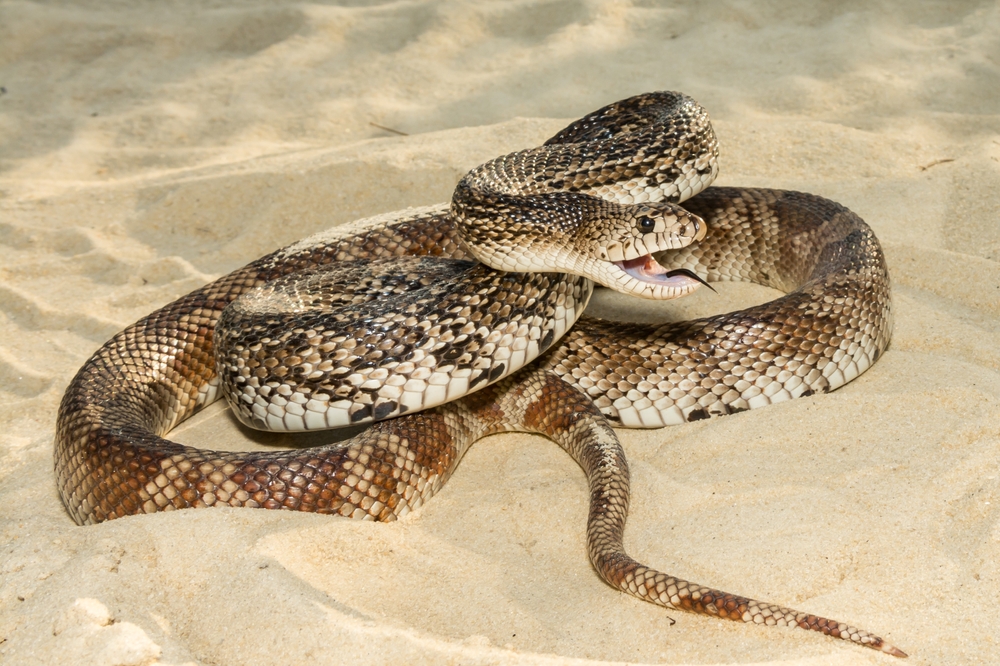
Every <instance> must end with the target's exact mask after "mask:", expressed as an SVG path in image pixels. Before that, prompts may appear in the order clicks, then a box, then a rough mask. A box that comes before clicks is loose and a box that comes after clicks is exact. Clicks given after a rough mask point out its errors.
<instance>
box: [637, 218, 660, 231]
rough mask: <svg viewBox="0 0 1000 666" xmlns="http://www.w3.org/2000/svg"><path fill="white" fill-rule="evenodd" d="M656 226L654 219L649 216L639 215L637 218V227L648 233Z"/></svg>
mask: <svg viewBox="0 0 1000 666" xmlns="http://www.w3.org/2000/svg"><path fill="white" fill-rule="evenodd" d="M655 228H656V220H654V219H653V218H651V217H645V216H644V217H640V218H639V229H641V230H642V231H645V232H646V233H649V232H650V231H652V230H653V229H655Z"/></svg>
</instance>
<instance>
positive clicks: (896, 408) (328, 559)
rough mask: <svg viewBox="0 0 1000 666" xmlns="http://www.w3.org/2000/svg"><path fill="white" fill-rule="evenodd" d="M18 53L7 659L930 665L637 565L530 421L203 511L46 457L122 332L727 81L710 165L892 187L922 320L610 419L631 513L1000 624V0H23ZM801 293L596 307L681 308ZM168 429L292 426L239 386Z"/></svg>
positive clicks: (2, 165) (862, 194)
mask: <svg viewBox="0 0 1000 666" xmlns="http://www.w3.org/2000/svg"><path fill="white" fill-rule="evenodd" d="M0 86H2V90H0V531H2V537H0V661H2V662H3V663H10V664H56V663H76V664H109V665H110V664H119V665H125V664H154V663H162V664H187V663H194V664H251V663H252V664H290V663H306V662H309V663H318V664H341V663H413V664H421V663H425V664H432V663H433V664H436V663H456V664H505V663H528V664H580V663H604V662H615V663H617V662H638V663H666V664H808V665H810V666H819V665H821V664H822V665H831V664H875V663H882V664H888V663H904V662H895V661H894V660H893V659H892V658H891V657H887V656H883V655H880V654H877V653H875V652H873V651H869V650H865V649H862V648H858V647H854V646H851V645H847V644H844V643H842V642H840V641H834V640H831V639H827V638H824V637H822V636H819V635H816V634H810V633H807V632H801V631H791V630H768V629H762V628H759V627H753V626H749V627H748V626H742V625H736V624H732V623H723V622H719V621H717V620H713V619H710V618H702V617H698V616H694V615H690V614H686V613H680V612H674V613H667V612H665V611H664V610H663V609H660V608H656V607H653V606H652V605H649V604H645V603H642V602H639V601H637V600H634V599H632V598H629V597H627V596H624V595H621V594H619V593H617V592H615V591H614V590H612V589H611V588H609V587H607V586H606V585H605V584H603V583H602V582H601V581H600V580H599V579H598V577H597V576H596V574H595V573H594V572H593V570H592V569H591V567H590V565H589V563H588V560H587V557H586V554H585V549H584V522H585V517H586V487H585V482H584V478H583V475H582V473H581V472H580V471H579V469H578V468H577V467H575V465H574V464H573V463H572V461H571V460H570V459H569V458H568V457H567V456H566V455H565V454H564V453H563V452H562V451H560V450H559V449H558V448H557V447H556V446H555V445H553V444H551V443H550V442H548V441H547V440H545V439H542V438H539V437H529V436H498V437H493V438H490V439H487V440H484V441H482V442H480V443H478V444H477V445H476V446H475V447H473V449H472V450H471V452H470V453H469V454H468V456H467V457H466V459H465V460H464V461H463V462H462V465H461V466H460V468H459V470H458V472H457V474H456V475H455V477H454V478H453V479H452V481H451V482H450V483H449V484H448V485H447V486H446V488H445V489H444V490H443V491H442V492H441V493H440V494H439V495H438V496H437V497H435V498H434V499H433V500H432V501H431V502H429V503H428V504H427V505H426V506H425V507H423V508H421V509H420V510H419V511H417V512H416V513H415V514H413V515H411V516H409V517H407V518H406V519H405V520H402V521H400V522H398V523H396V524H392V525H374V524H362V523H354V522H351V521H346V520H336V519H329V518H323V517H318V516H310V515H288V514H284V513H277V512H265V511H249V510H242V511H241V510H212V511H182V512H176V513H172V514H163V515H155V516H142V517H136V518H129V519H124V520H118V521H113V522H110V523H107V524H103V525H100V526H96V527H88V528H80V527H77V526H75V525H74V524H73V523H72V521H71V520H70V519H69V518H68V516H67V515H66V513H65V512H64V510H63V507H62V505H61V503H60V500H59V498H58V496H57V494H56V491H55V486H54V483H53V474H52V440H53V426H54V421H55V414H56V409H57V406H58V402H59V399H60V397H61V395H62V392H63V390H64V388H65V386H66V384H67V383H68V382H69V380H70V379H71V377H72V376H73V374H74V373H75V372H76V370H77V369H78V368H79V367H80V365H81V364H82V363H83V362H84V361H85V360H86V358H87V357H88V356H89V355H90V354H91V353H92V352H93V351H94V350H95V349H96V348H97V347H98V346H99V345H100V344H101V343H103V342H104V341H105V340H106V339H107V338H108V337H110V336H111V335H113V334H114V333H115V332H116V331H118V330H119V329H121V328H122V327H124V326H126V325H127V324H129V323H131V322H132V321H134V320H136V319H138V318H139V317H141V316H143V315H145V314H147V313H148V312H150V311H151V310H153V309H155V308H156V307H158V306H160V305H162V304H164V303H166V302H168V301H170V300H172V299H174V298H176V297H178V296H180V295H182V294H184V293H186V292H187V291H189V290H191V289H193V288H195V287H197V286H200V285H201V284H203V283H205V282H206V281H208V280H210V279H212V278H214V277H216V276H218V275H220V274H222V273H224V272H226V271H228V270H230V269H233V268H235V267H237V266H240V265H242V264H244V263H246V262H247V261H249V260H251V259H253V258H255V257H257V256H260V255H262V254H264V253H265V252H267V251H269V250H271V249H273V248H276V247H278V246H280V245H282V244H285V243H288V242H291V241H294V240H296V239H298V238H300V237H302V236H305V235H307V234H309V233H311V232H313V231H316V230H319V229H323V228H326V227H329V226H331V225H335V224H339V223H342V222H345V221H349V220H352V219H355V218H358V217H361V216H366V215H371V214H375V213H379V212H383V211H389V210H394V209H400V208H405V207H407V206H416V205H422V204H429V203H435V202H439V201H445V200H447V199H448V198H449V196H450V191H451V189H452V188H453V186H454V185H455V183H456V182H457V180H458V179H459V178H460V177H461V175H462V174H463V173H464V172H465V171H466V170H467V169H469V168H471V167H473V166H475V165H476V164H478V163H480V162H482V161H484V160H486V159H489V158H491V157H493V156H496V155H499V154H502V153H505V152H509V151H512V150H516V149H520V148H524V147H528V146H532V145H537V144H538V143H539V142H541V141H542V140H544V139H545V138H546V137H547V136H548V135H550V134H552V133H553V132H554V131H556V130H557V129H559V128H560V127H561V126H562V125H563V124H564V123H565V122H566V121H567V120H569V119H572V118H575V117H579V116H580V115H582V114H584V113H586V112H588V111H591V110H593V109H596V108H598V107H599V106H601V105H603V104H606V103H609V102H611V101H614V100H616V99H620V98H623V97H627V96H629V95H632V94H635V93H638V92H643V91H647V90H657V89H673V90H682V91H685V92H687V93H688V94H690V95H692V96H694V97H695V98H696V99H698V100H699V101H700V102H701V103H702V104H703V105H705V106H706V107H707V108H708V109H709V111H710V112H711V113H712V115H713V118H714V119H715V124H716V130H717V133H718V135H719V139H720V141H721V143H722V147H723V148H722V175H721V177H720V179H719V181H718V182H719V184H725V185H755V186H767V187H778V188H791V189H801V190H806V191H810V192H814V193H816V194H820V195H823V196H827V197H831V198H833V199H836V200H838V201H840V202H842V203H844V204H845V205H847V206H849V207H850V208H852V209H853V210H855V211H856V212H858V213H859V214H860V215H861V216H862V217H864V218H865V219H866V220H867V221H868V222H869V223H870V224H871V225H872V227H873V228H874V229H875V231H876V233H877V234H878V236H879V237H880V239H881V240H882V243H883V245H884V247H885V250H886V254H887V257H888V262H889V266H890V270H891V274H892V278H893V281H894V299H895V301H894V302H895V307H896V323H895V335H894V338H893V341H892V345H891V347H890V349H889V351H888V352H887V353H886V354H885V355H884V357H883V358H882V359H881V360H880V361H879V362H878V363H877V364H876V365H875V366H874V367H873V368H872V369H871V370H870V371H869V372H867V373H866V374H865V375H863V376H862V377H860V378H859V379H858V380H857V381H855V382H853V383H852V384H850V385H848V386H847V387H845V388H843V389H842V390H839V391H837V392H835V393H832V394H829V395H822V396H814V397H811V398H807V399H800V400H795V401H792V402H789V403H784V404H780V405H776V406H773V407H770V408H767V409H762V410H756V411H752V412H747V413H743V414H740V415H738V416H732V417H727V418H724V419H715V420H711V421H700V422H697V423H693V424H689V425H685V426H681V427H674V428H668V429H663V430H651V431H626V430H623V431H620V436H621V438H622V440H623V442H624V445H625V448H626V450H627V452H628V455H629V458H630V461H631V464H632V470H633V483H634V502H633V511H632V514H631V518H630V523H629V529H628V532H627V534H626V543H627V546H628V547H629V548H630V550H631V551H632V552H633V554H634V555H635V556H636V557H638V558H639V559H641V560H644V561H646V562H648V563H650V564H651V565H654V566H657V567H658V568H660V569H663V570H665V571H668V572H670V573H673V574H676V575H679V576H683V577H686V578H689V579H693V580H696V581H699V582H702V583H706V584H712V585H714V586H717V587H721V588H723V589H727V590H732V591H735V592H740V593H744V594H748V595H752V596H755V597H757V598H763V599H767V600H772V601H776V602H781V603H784V604H787V605H791V606H794V607H796V608H801V609H804V610H807V611H810V612H815V613H819V614H823V615H828V616H830V617H834V618H837V619H840V620H843V621H848V622H851V623H853V624H856V625H859V626H862V627H865V628H867V629H870V630H872V631H875V632H877V633H879V634H881V635H883V636H884V637H886V638H887V639H888V640H890V641H891V642H893V643H894V644H896V645H898V646H900V647H901V648H902V649H904V650H906V651H907V652H908V653H910V655H911V657H910V659H909V660H908V661H907V662H905V663H912V664H974V663H996V660H997V659H998V658H1000V657H997V654H998V652H1000V644H998V643H1000V629H998V627H997V623H996V621H995V615H996V609H997V603H998V602H997V599H998V598H1000V481H998V463H997V461H998V459H1000V220H998V216H997V211H998V196H997V193H998V192H1000V9H998V7H997V5H996V4H995V3H993V2H985V1H984V2H940V3H933V2H905V1H902V0H901V1H899V2H867V3H860V2H859V3H845V2H841V1H840V0H834V1H830V2H816V3H794V2H788V3H780V2H748V1H746V2H740V1H736V0H733V1H729V2H723V1H707V0H706V1H703V2H687V3H657V2H651V1H647V2H634V3H629V2H601V1H599V0H592V1H589V2H587V1H582V0H580V1H577V0H555V1H552V2H502V1H499V0H498V1H494V2H485V1H484V2H475V3H473V2H468V3H465V2H447V1H440V0H413V1H399V2H384V3H375V2H373V3H364V2H343V3H341V4H339V5H338V4H336V3H330V4H282V3H270V2H239V1H236V0H218V1H215V2H211V3H203V2H195V1H193V0H192V1H179V0H169V1H163V2H151V1H146V2H117V1H114V0H92V1H89V2H78V3H70V2H62V1H59V0H56V1H53V2H44V3H42V2H26V1H12V0H0ZM379 126H382V127H385V128H391V129H394V130H397V131H398V132H404V133H406V134H408V136H401V135H398V134H396V133H394V132H391V131H387V130H385V129H381V128H380V127H379ZM703 291H704V290H703ZM773 295H774V292H771V291H769V290H767V289H763V288H749V287H748V288H730V289H724V290H722V294H721V295H720V296H713V295H712V294H710V293H703V294H699V295H698V296H697V297H696V298H693V299H692V300H691V301H690V302H687V303H680V304H670V305H668V306H666V307H663V306H662V305H661V306H657V307H653V308H639V307H638V306H636V305H635V304H628V305H624V306H623V305H622V304H621V303H619V302H618V300H617V299H614V298H610V297H607V296H606V295H605V296H602V298H601V299H598V300H599V301H602V302H600V303H597V305H598V306H603V307H604V308H605V311H620V312H623V313H624V316H632V317H633V318H645V319H647V320H648V319H653V320H655V319H661V318H671V317H672V318H683V317H688V316H691V315H693V314H701V313H707V312H717V311H723V310H726V309H731V308H736V307H742V306H744V305H747V304H750V303H754V302H760V301H763V300H767V299H769V298H771V297H772V296H773ZM175 436H176V438H177V439H179V440H180V441H183V442H186V443H190V444H201V445H206V444H211V445H213V446H225V447H228V448H233V449H240V448H248V447H258V448H259V447H262V446H266V445H267V444H268V443H269V442H278V443H280V441H281V438H274V437H271V438H268V437H265V436H260V435H255V434H253V433H250V432H248V431H245V430H242V429H240V428H239V427H237V426H236V425H235V422H234V420H233V419H232V418H231V417H230V416H229V415H228V413H227V411H226V410H225V407H224V405H221V404H217V405H215V406H214V407H212V408H210V409H209V410H207V411H206V412H205V413H203V414H201V415H199V416H198V417H196V419H194V421H193V422H192V423H189V424H185V425H183V426H182V427H181V428H180V429H179V430H178V432H177V433H176V435H175ZM670 618H672V619H673V620H674V622H673V623H671V621H670Z"/></svg>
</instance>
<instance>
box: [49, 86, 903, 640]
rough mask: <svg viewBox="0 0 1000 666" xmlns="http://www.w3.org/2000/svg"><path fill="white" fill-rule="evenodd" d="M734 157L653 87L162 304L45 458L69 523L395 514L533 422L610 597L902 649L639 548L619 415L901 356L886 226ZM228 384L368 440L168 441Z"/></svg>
mask: <svg viewBox="0 0 1000 666" xmlns="http://www.w3.org/2000/svg"><path fill="white" fill-rule="evenodd" d="M717 155H718V147H717V143H716V138H715V134H714V131H713V130H712V127H711V124H710V123H709V121H708V117H707V115H706V113H705V111H704V110H703V109H702V108H701V107H700V106H699V105H697V104H696V103H695V102H694V101H693V100H691V99H690V98H688V97H685V96H684V95H681V94H679V93H666V92H665V93H648V94H644V95H639V96H636V97H632V98H629V99H626V100H623V101H620V102H617V103H614V104H611V105H609V106H606V107H604V108H602V109H599V110H598V111H595V112H594V113H591V114H589V115H587V116H585V117H583V118H581V119H580V120H578V121H576V122H574V123H572V124H571V125H569V126H568V127H567V128H566V129H564V130H563V131H561V132H559V133H558V134H557V135H556V136H554V137H553V138H552V139H550V140H549V141H548V142H546V143H545V144H544V145H543V146H541V147H539V148H535V149H531V150H525V151H521V152H517V153H512V154H510V155H506V156H503V157H499V158H497V159H495V160H493V161H491V162H488V163H486V164H484V165H482V166H480V167H478V168H476V169H474V170H473V171H471V172H470V173H469V174H468V175H466V176H465V177H464V178H463V179H462V180H461V182H460V183H459V184H458V186H457V187H456V189H455V193H454V196H453V199H452V202H451V204H450V205H440V206H433V207H428V208H422V209H411V210H408V211H403V212H400V213H395V214H388V215H382V216H378V217H374V218H369V219H366V220H361V221H359V222H356V223H354V224H352V225H346V226H342V227H337V228H334V229H331V230H329V231H325V232H321V233H319V234H317V235H315V236H312V237H310V238H307V239H305V240H303V241H299V242H298V243H295V244H293V245H290V246H288V247H286V248H283V249H281V250H278V251H276V252H274V253H272V254H270V255H267V256H265V257H263V258H261V259H258V260H257V261H254V262H253V263H251V264H249V265H247V266H245V267H244V268H240V269H238V270H236V271H234V272H232V273H230V274H229V275H226V276H224V277H222V278H219V279H218V280H216V281H215V282H213V283H211V284H209V285H207V286H205V287H202V288H201V289H198V290H196V291H194V292H192V293H190V294H188V295H186V296H184V297H182V298H180V299H178V300H176V301H174V302H173V303H170V304H169V305H166V306H164V307H163V308H161V309H159V310H157V311H156V312H154V313H152V314H150V315H149V316H147V317H145V318H143V319H141V320H140V321H138V322H137V323H135V324H133V325H132V326H129V327H128V328H126V329H125V330H124V331H122V332H121V333H119V334H118V335H116V336H115V337H114V338H113V339H111V340H110V341H109V342H107V343H106V344H105V345H104V346H103V347H102V348H101V349H99V350H98V351H97V352H96V353H95V354H94V355H93V357H91V358H90V360H88V361H87V362H86V364H85V365H84V366H83V368H82V369H81V370H80V371H79V373H78V374H77V375H76V377H75V378H74V379H73V381H72V382H71V383H70V385H69V387H68V388H67V390H66V393H65V396H64V398H63V401H62V403H61V406H60V409H59V416H58V424H57V432H56V442H55V471H56V477H57V482H58V489H59V492H60V495H61V497H62V500H63V502H64V504H65V506H66V508H67V509H68V511H69V513H70V515H71V516H72V517H73V519H74V520H75V521H76V522H78V523H80V524H89V523H97V522H101V521H104V520H110V519H113V518H119V517H122V516H126V515H129V514H139V513H149V512H153V511H161V510H171V509H182V508H188V507H207V506H219V505H225V506H246V507H263V508H269V509H292V510H299V511H314V512H318V513H328V514H339V515H342V516H349V517H353V518H364V519H375V520H383V521H386V520H394V519H396V518H397V517H400V516H403V515H405V514H406V513H408V512H409V511H410V510H412V509H414V508H416V507H417V506H419V505H420V504H421V503H422V502H424V501H425V500H427V498H429V497H430V496H431V495H432V494H433V493H434V492H436V491H437V490H438V489H439V488H440V487H441V486H442V484H443V483H444V482H445V481H446V480H447V478H448V477H449V475H450V474H451V473H452V472H453V471H454V469H455V467H456V466H457V464H458V462H459V460H460V459H461V457H462V455H463V454H464V452H465V451H466V450H467V449H468V447H469V446H470V445H471V444H472V443H473V442H474V441H476V440H477V439H479V438H481V437H483V436H485V435H488V434H491V433H496V432H503V431H524V432H536V433H541V434H544V435H546V436H547V437H549V438H551V439H553V440H554V441H556V442H557V443H558V444H559V445H560V446H562V447H563V448H564V449H565V450H566V451H567V452H569V453H570V455H572V456H573V458H574V459H575V460H576V461H577V462H578V463H579V464H580V466H581V467H582V468H583V469H584V471H585V473H586V474H587V478H588V481H589V486H590V513H589V518H588V523H587V546H588V550H589V554H590V558H591V561H592V562H593V564H594V567H595V568H596V570H597V571H598V573H599V574H600V575H601V576H602V578H603V579H604V580H606V581H607V582H608V583H609V584H611V585H612V586H614V587H616V588H618V589H620V590H622V591H624V592H628V593H630V594H633V595H635V596H637V597H640V598H642V599H645V600H648V601H651V602H653V603H657V604H659V605H662V606H665V607H667V608H675V609H685V610H691V611H695V612H699V613H704V614H709V615H714V616H717V617H720V618H724V619H731V620H737V621H743V622H752V623H757V624H765V625H779V626H791V627H800V628H803V629H811V630H816V631H820V632H823V633H825V634H828V635H831V636H834V637H838V638H841V639H846V640H849V641H853V642H855V643H859V644H861V645H865V646H869V647H873V648H876V649H880V650H882V651H883V652H887V653H889V654H893V655H896V656H905V654H904V653H903V652H901V651H900V650H898V649H897V648H895V647H893V646H891V645H889V644H888V643H887V642H885V641H884V640H882V639H881V638H879V637H877V636H875V635H872V634H870V633H868V632H866V631H863V630H860V629H856V628H854V627H851V626H848V625H846V624H844V623H840V622H836V621H833V620H828V619H825V618H821V617H817V616H815V615H811V614H807V613H802V612H799V611H795V610H791V609H787V608H782V607H780V606H776V605H773V604H769V603H763V602H759V601H755V600H752V599H748V598H745V597H741V596H737V595H734V594H730V593H727V592H721V591H718V590H713V589H711V588H708V587H704V586H701V585H698V584H695V583H690V582H687V581H684V580H681V579H679V578H675V577H673V576H669V575H667V574H664V573H660V572H658V571H656V570H654V569H651V568H649V567H647V566H646V565H644V564H641V563H639V562H637V561H635V560H633V559H632V558H631V557H629V555H628V554H627V553H626V552H625V550H624V547H623V544H622V536H623V532H624V528H625V520H626V515H627V512H628V505H629V472H628V465H627V463H626V459H625V455H624V452H623V450H622V447H621V445H620V444H619V441H618V439H617V437H616V435H615V433H614V431H613V430H612V427H611V426H612V425H621V426H626V427H659V426H663V425H667V424H675V423H683V422H686V421H691V420H695V419H701V418H707V417H711V416H716V415H722V414H730V413H734V412H739V411H742V410H746V409H752V408H756V407H760V406H763V405H766V404H770V403H773V402H777V401H781V400H786V399H790V398H795V397H800V396H805V395H810V394H813V393H821V392H826V391H830V390H832V389H835V388H837V387H839V386H841V385H842V384H844V383H846V382H848V381H850V380H851V379H853V378H854V377H856V376H857V375H858V374H859V373H861V372H863V371H864V370H865V369H867V368H868V367H869V366H870V365H871V364H872V363H873V362H875V360H876V359H877V358H878V357H879V355H880V354H881V353H882V352H883V351H884V350H885V348H886V346H887V345H888V343H889V337H890V334H891V329H892V317H891V304H890V292H889V277H888V272H887V270H886V265H885V260H884V258H883V254H882V251H881V249H880V247H879V244H878V241H877V240H876V238H875V236H874V235H873V234H872V231H871V229H870V228H869V227H868V226H867V225H866V224H865V223H864V222H863V221H862V220H861V219H860V218H859V217H858V216H857V215H855V214H853V213H852V212H851V211H849V210H847V209H846V208H844V207H843V206H840V205H839V204H836V203H834V202H832V201H828V200H826V199H822V198H820V197H816V196H813V195H809V194H803V193H797V192H784V191H776V190H765V189H743V188H714V187H709V185H710V183H711V181H712V180H713V179H714V177H715V175H716V173H717ZM682 201H683V202H685V203H684V205H683V207H682V206H681V205H680V202H682ZM654 253H657V255H656V256H657V258H656V259H654V258H653V254H654ZM722 280H741V281H752V282H756V283H760V284H763V285H767V286H771V287H775V288H777V289H780V290H782V291H784V292H786V295H785V296H782V297H780V298H778V299H776V300H774V301H772V302H770V303H766V304H763V305H759V306H755V307H751V308H747V309H745V310H742V311H739V312H733V313H729V314H724V315H719V316H715V317H709V318H704V319H698V320H693V321H687V322H680V323H671V324H667V325H659V326H657V325H638V324H629V323H618V322H608V321H601V320H598V319H592V318H588V317H586V316H582V317H581V315H582V313H583V310H584V308H585V307H586V305H587V302H588V299H589V298H590V295H591V292H592V288H593V281H597V282H598V283H600V284H603V285H604V286H606V287H610V288H613V289H616V290H618V291H622V292H625V293H631V294H634V295H638V296H642V297H645V298H657V299H663V298H674V297H677V296H683V295H685V294H688V293H690V292H692V291H693V290H695V289H697V288H698V287H699V286H700V285H701V284H702V283H703V282H705V281H708V282H711V281H722ZM578 320H579V321H578ZM536 359H537V362H535V363H534V364H533V366H532V368H531V369H528V370H525V371H524V372H520V373H517V371H518V370H519V369H520V368H522V367H524V366H526V365H528V364H529V363H532V362H533V361H536ZM515 373H516V374H515ZM220 393H222V394H224V395H225V396H226V397H227V399H228V400H229V403H230V405H231V407H232V409H233V411H234V413H235V414H236V415H237V417H238V418H239V419H240V420H241V421H243V422H244V423H246V424H248V425H251V426H253V427H257V428H264V429H272V430H274V429H277V430H312V429H320V428H331V427H337V426H342V425H351V424H360V423H369V422H373V421H374V424H373V425H372V426H371V427H369V428H368V429H367V430H365V431H364V432H362V433H361V434H360V435H358V436H356V437H355V438H353V439H351V440H348V441H347V442H344V443H339V444H336V445H328V446H321V447H317V448H308V449H297V450H290V451H263V452H253V453H231V452H216V451H209V450H201V449H196V448H192V447H188V446H183V445H180V444H176V443H173V442H170V441H169V440H167V439H164V435H166V434H167V433H168V432H169V430H170V429H171V428H172V427H173V426H175V425H176V424H177V423H179V422H180V421H182V420H183V419H185V418H187V417H189V416H190V415H191V414H193V413H195V412H196V411H198V410H199V409H200V408H202V407H204V406H205V405H207V404H209V403H210V402H212V401H213V400H214V399H215V398H216V397H217V396H218V395H219V394H220ZM463 396H464V397H463ZM430 408H433V409H430ZM393 417H398V418H393Z"/></svg>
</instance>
